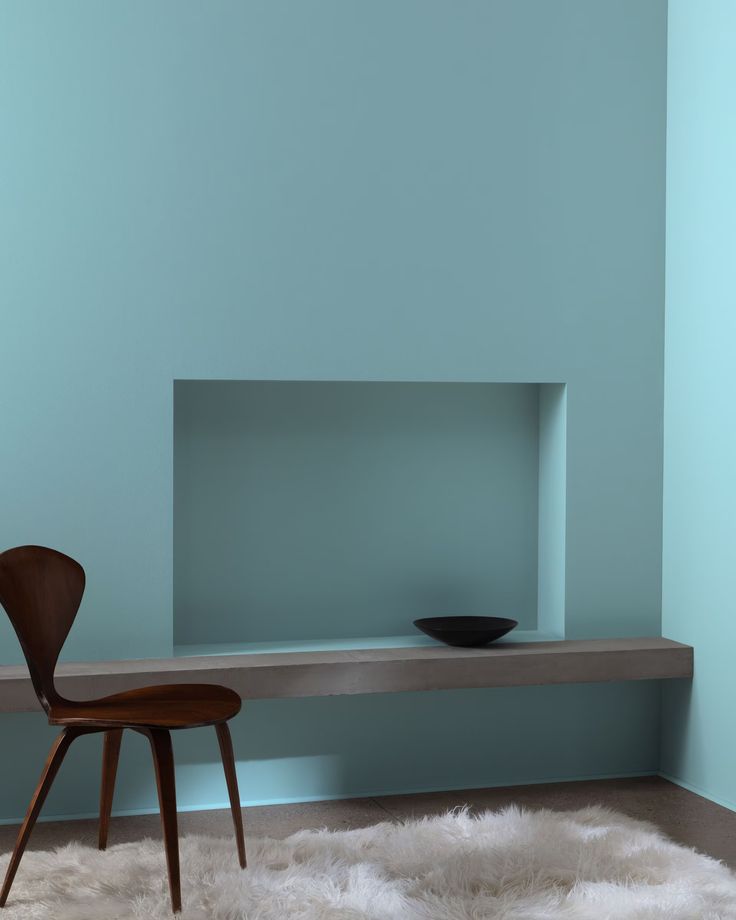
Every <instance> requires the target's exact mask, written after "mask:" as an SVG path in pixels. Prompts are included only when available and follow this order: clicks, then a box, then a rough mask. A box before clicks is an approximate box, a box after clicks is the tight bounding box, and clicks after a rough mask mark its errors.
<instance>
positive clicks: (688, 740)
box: [662, 0, 736, 808]
mask: <svg viewBox="0 0 736 920" xmlns="http://www.w3.org/2000/svg"><path fill="white" fill-rule="evenodd" d="M668 93H669V114H668V129H667V133H668V151H667V179H668V193H667V194H668V197H667V324H666V326H667V333H666V374H665V379H666V391H665V468H664V469H665V476H664V483H665V493H664V494H665V502H664V569H663V627H664V632H665V634H666V635H668V636H670V637H671V638H673V639H678V640H679V641H681V642H687V643H690V644H692V645H694V646H695V680H694V682H693V686H692V688H688V687H677V688H675V687H672V688H669V689H668V691H667V693H666V694H665V696H664V716H665V717H664V726H663V728H664V733H663V752H662V754H663V760H662V768H663V770H664V771H665V772H666V773H667V774H669V775H670V776H672V777H673V778H675V779H677V780H678V781H680V782H683V783H684V784H686V785H688V786H690V787H692V788H694V789H695V790H696V791H698V792H701V793H702V794H704V795H708V796H710V797H711V798H713V799H715V800H717V801H720V802H723V803H724V804H727V805H729V806H730V807H732V808H736V706H734V702H736V669H735V668H734V666H733V650H734V642H733V640H734V639H736V566H735V565H734V559H735V558H736V475H735V474H734V471H735V470H736V409H735V408H734V393H736V223H735V222H734V214H736V174H735V172H734V163H736V118H735V117H734V100H735V99H736V6H734V4H733V3H731V2H729V0H703V2H700V0H698V2H694V0H693V2H687V0H672V2H671V3H670V14H669V86H668Z"/></svg>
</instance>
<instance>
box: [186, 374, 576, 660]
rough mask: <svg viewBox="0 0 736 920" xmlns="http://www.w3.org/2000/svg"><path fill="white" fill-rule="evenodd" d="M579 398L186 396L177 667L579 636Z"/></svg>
mask: <svg viewBox="0 0 736 920" xmlns="http://www.w3.org/2000/svg"><path fill="white" fill-rule="evenodd" d="M565 426H566V421H565V387H564V385H562V384H557V383H555V384H548V383H543V384H540V383H440V382H428V383H424V382H355V381H262V380H252V381H251V380H247V381H246V380H238V381H216V380H179V381H176V382H175V386H174V642H175V648H176V652H177V654H180V655H188V654H215V653H223V652H228V651H230V652H233V653H236V652H241V651H248V650H249V651H254V652H255V651H292V650H308V649H329V648H332V649H338V648H365V647H381V646H400V645H422V644H425V643H429V642H431V640H428V639H426V638H425V637H423V636H422V635H421V634H419V633H416V632H415V630H414V627H413V626H412V620H413V619H415V618H416V617H419V616H431V615H440V614H455V613H457V614H491V615H499V616H511V617H514V618H515V619H517V620H519V623H520V625H519V630H518V631H517V632H516V633H515V634H512V636H511V637H510V638H511V639H514V638H516V639H519V638H526V639H529V638H534V637H538V638H545V637H546V638H549V637H550V636H551V637H561V636H562V635H563V634H564V563H565V554H564V538H565V440H566V431H565Z"/></svg>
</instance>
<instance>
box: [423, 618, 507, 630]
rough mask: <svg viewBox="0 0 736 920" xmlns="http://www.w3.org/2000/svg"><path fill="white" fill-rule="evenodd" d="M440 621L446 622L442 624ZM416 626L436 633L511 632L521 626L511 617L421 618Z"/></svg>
mask: <svg viewBox="0 0 736 920" xmlns="http://www.w3.org/2000/svg"><path fill="white" fill-rule="evenodd" d="M448 620H464V621H465V622H464V623H459V622H458V623H455V624H453V623H448V622H447V621H448ZM440 621H444V622H442V623H440ZM414 625H415V626H416V627H417V628H418V629H422V628H423V627H428V628H430V629H434V630H435V631H436V632H478V631H479V630H490V629H503V628H504V627H508V629H509V630H511V629H513V628H514V627H515V626H518V625H519V621H518V620H512V619H511V618H510V617H491V616H473V615H470V616H464V615H462V614H458V615H457V616H439V617H420V618H419V619H418V620H414Z"/></svg>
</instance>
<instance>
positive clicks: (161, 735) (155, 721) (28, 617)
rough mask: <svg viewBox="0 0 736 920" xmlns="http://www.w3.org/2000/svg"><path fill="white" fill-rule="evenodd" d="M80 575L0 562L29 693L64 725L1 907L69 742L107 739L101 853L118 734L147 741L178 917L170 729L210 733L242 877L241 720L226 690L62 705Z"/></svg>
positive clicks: (178, 689)
mask: <svg viewBox="0 0 736 920" xmlns="http://www.w3.org/2000/svg"><path fill="white" fill-rule="evenodd" d="M84 584H85V576H84V569H83V568H82V566H81V565H79V563H78V562H75V561H74V560H73V559H70V558H69V556H65V555H64V554H63V553H59V552H57V551H56V550H53V549H47V548H45V547H42V546H20V547H17V548H16V549H9V550H7V551H6V552H4V553H2V554H0V604H2V606H3V607H4V608H5V610H6V612H7V614H8V616H9V617H10V621H11V623H12V624H13V628H14V629H15V631H16V633H17V635H18V639H19V640H20V644H21V646H22V647H23V653H24V655H25V657H26V661H27V662H28V670H29V671H30V674H31V680H32V681H33V687H34V689H35V691H36V694H37V696H38V699H39V701H40V703H41V705H42V706H43V708H44V709H45V710H46V712H47V714H48V718H49V724H50V725H62V726H63V729H62V732H61V734H60V735H59V736H58V738H57V739H56V741H55V742H54V744H53V746H52V748H51V752H50V753H49V756H48V759H47V761H46V766H45V767H44V769H43V772H42V774H41V779H40V780H39V783H38V786H37V787H36V791H35V793H34V795H33V798H32V799H31V804H30V806H29V808H28V813H27V814H26V817H25V820H24V821H23V824H22V825H21V828H20V831H19V833H18V839H17V841H16V844H15V849H14V851H13V855H12V856H11V859H10V864H9V865H8V869H7V872H6V874H5V882H4V884H3V887H2V891H0V907H4V906H5V902H6V901H7V898H8V893H9V891H10V886H11V885H12V884H13V879H14V877H15V873H16V872H17V870H18V864H19V863H20V860H21V857H22V855H23V851H24V849H25V847H26V844H27V843H28V838H29V836H30V834H31V831H32V830H33V825H34V824H35V823H36V818H37V817H38V813H39V812H40V810H41V806H42V805H43V803H44V799H45V798H46V795H47V794H48V791H49V789H50V788H51V784H52V783H53V781H54V777H55V776H56V774H57V772H58V770H59V767H60V766H61V762H62V760H63V759H64V755H65V754H66V752H67V750H68V749H69V746H70V745H71V743H72V741H74V739H75V738H78V737H79V736H80V735H86V734H90V733H92V732H104V743H103V753H102V790H101V794H100V832H99V847H100V849H101V850H104V849H105V847H106V846H107V833H108V827H109V824H110V812H111V810H112V798H113V790H114V786H115V774H116V772H117V765H118V754H119V752H120V742H121V738H122V734H123V729H126V728H131V729H133V730H134V731H137V732H140V734H142V735H145V736H146V738H148V740H149V742H150V744H151V751H152V753H153V762H154V767H155V772H156V785H157V788H158V800H159V806H160V809H161V824H162V827H163V838H164V846H165V849H166V862H167V865H168V870H169V887H170V890H171V905H172V907H173V910H174V912H175V913H176V912H178V911H180V910H181V884H180V876H179V840H178V830H177V822H176V790H175V785H174V758H173V753H172V747H171V734H170V732H171V731H172V730H174V729H180V728H194V727H198V726H202V725H214V726H215V730H216V732H217V739H218V741H219V746H220V753H221V755H222V762H223V765H224V768H225V778H226V781H227V788H228V793H229V795H230V806H231V809H232V813H233V822H234V824H235V836H236V839H237V844H238V856H239V859H240V865H241V867H242V868H245V865H246V863H245V841H244V837H243V818H242V813H241V810H240V796H239V794H238V781H237V777H236V774H235V760H234V757H233V746H232V741H231V738H230V731H229V729H228V726H227V720H228V719H232V717H233V716H235V715H237V713H238V712H239V711H240V705H241V701H240V697H239V696H238V695H237V693H235V692H234V691H232V690H229V689H227V688H226V687H218V686H214V685H211V684H178V685H168V686H160V687H142V688H140V689H136V690H128V691H126V692H124V693H116V694H115V695H114V696H107V697H104V698H103V699H99V700H89V701H86V702H81V701H76V700H66V699H64V698H63V697H62V696H60V694H59V693H57V691H56V688H55V686H54V670H55V668H56V662H57V660H58V658H59V653H60V651H61V647H62V645H63V644H64V641H65V639H66V637H67V635H68V633H69V630H70V629H71V626H72V623H73V622H74V618H75V616H76V615H77V610H78V609H79V604H80V602H81V600H82V594H83V593H84Z"/></svg>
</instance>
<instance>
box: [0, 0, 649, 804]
mask: <svg viewBox="0 0 736 920" xmlns="http://www.w3.org/2000/svg"><path fill="white" fill-rule="evenodd" d="M665 44H666V6H665V3H664V2H663V0H661V2H660V0H654V2H649V3H645V4H642V3H640V2H638V0H623V2H617V3H613V2H608V0H606V2H604V0H592V2H591V0H573V2H566V3H561V2H552V3H549V2H546V0H522V2H518V0H493V2H488V3H483V4H478V3H474V2H463V3H460V4H454V5H452V7H449V6H448V5H447V4H444V3H441V2H439V0H438V2H434V0H430V2H424V0H422V2H419V0H401V2H399V3H394V2H391V3H388V2H377V3H365V4H363V3H347V4H346V3H342V2H337V0H334V2H332V0H308V2H306V3H300V4H289V3H272V4H271V3H269V4H260V3H256V2H245V3H242V2H225V0H222V2H218V3H213V4H206V5H202V4H200V3H197V2H188V0H185V2H168V0H161V2H158V3H156V4H153V5H152V4H149V3H146V2H142V0H131V2H129V3H125V4H120V5H117V6H109V5H100V4H95V3H91V2H86V0H71V2H69V3H67V4H64V6H63V7H61V6H59V5H58V4H55V3H53V2H40V3H37V4H33V6H30V5H28V4H22V3H8V4H3V5H2V9H1V10H0V69H1V71H2V79H0V109H1V110H2V112H3V118H4V123H5V124H6V126H7V130H6V131H4V141H3V145H2V150H0V168H1V169H2V175H3V176H4V183H3V190H2V207H1V208H0V237H1V238H2V246H0V286H1V294H2V303H3V311H4V322H3V334H2V336H0V375H2V386H1V387H0V394H1V395H0V400H2V416H3V455H2V456H3V466H4V472H5V475H4V482H5V483H6V486H5V488H4V489H3V508H2V515H1V516H0V534H1V536H2V541H1V542H2V545H3V546H11V545H18V544H22V543H27V542H32V543H42V544H48V545H51V546H55V547H59V548H60V549H62V550H64V551H65V552H67V553H69V554H70V555H72V556H74V557H75V558H77V559H79V560H80V561H81V562H82V563H83V565H84V566H85V568H86V570H87V573H88V587H87V593H86V597H85V600H84V602H83V605H82V608H81V611H80V614H79V617H78V621H77V624H76V625H75V628H74V630H73V632H72V635H71V637H70V640H69V643H68V646H67V648H66V649H65V653H64V654H65V657H66V658H67V659H95V658H99V659H105V658H118V657H149V656H154V657H157V656H168V655H171V654H172V650H173V644H174V622H173V593H174V587H173V586H174V577H173V542H174V540H173V538H174V521H173V511H174V500H173V488H174V486H173V468H174V458H173V449H174V448H173V445H174V438H173V420H174V405H173V399H174V397H173V389H174V388H173V382H174V381H175V380H208V379H212V380H216V379H229V380H276V379H284V380H326V381H340V380H356V381H375V380H384V381H395V382H401V381H411V380H413V381H433V382H435V383H439V384H442V383H447V382H451V381H464V382H466V383H473V382H477V383H484V382H489V381H490V382H492V381H498V382H504V383H508V384H526V383H529V382H539V381H556V382H559V383H564V384H566V393H567V396H566V412H567V441H566V471H567V475H566V495H565V507H564V516H565V535H566V537H565V560H564V620H565V633H566V635H567V636H568V637H570V638H575V637H592V636H624V635H631V636H635V635H646V634H657V633H658V632H659V628H660V588H661V563H660V555H661V479H662V470H661V424H662V343H663V247H664V126H665ZM549 571H550V572H555V571H558V568H557V567H556V566H555V565H552V564H550V566H549ZM0 656H2V662H3V663H15V662H17V661H19V660H20V658H19V651H18V648H17V644H16V642H15V639H14V637H13V635H12V633H11V631H10V628H9V626H8V624H7V623H5V622H4V621H3V622H0ZM502 711H503V713H504V715H500V713H501V712H502ZM398 713H404V717H403V718H401V719H397V714H398ZM409 713H410V717H409ZM658 713H659V694H658V690H657V688H656V687H653V686H650V685H647V684H642V685H632V686H627V687H623V686H622V687H615V686H600V687H599V686H597V685H593V686H590V687H577V688H521V689H519V690H518V691H513V692H510V693H509V692H506V691H496V690H488V691H477V692H476V691H473V692H470V693H466V692H464V691H458V692H448V693H445V694H440V695H438V694H424V695H421V694H419V695H406V696H403V695H400V696H398V697H389V698H387V697H382V696H376V697H365V698H361V699H357V698H356V699H350V700H348V699H344V700H305V701H278V702H268V701H266V702H263V703H259V704H253V705H251V706H248V707H246V709H245V710H244V712H243V714H242V715H241V716H240V717H239V721H238V722H237V725H236V737H235V743H236V749H237V751H238V755H239V758H240V765H239V769H240V773H241V777H240V780H241V788H242V790H243V796H244V798H245V799H246V800H247V801H257V800H259V801H263V800H276V799H279V800H286V799H295V798H308V797H310V796H312V797H313V796H329V795H347V794H357V793H361V792H371V791H373V792H378V791H381V790H383V791H400V790H402V789H415V788H430V787H435V788H439V787H445V788H449V787H452V786H464V785H487V784H493V783H498V782H515V781H535V780H542V779H553V778H564V777H572V776H580V775H600V774H611V773H640V772H646V771H650V770H655V769H657V766H658V735H657V728H656V726H657V720H658ZM632 714H634V715H633V716H632ZM440 715H441V717H439V716H440ZM356 716H357V718H356ZM485 720H487V722H488V725H489V731H488V732H480V733H479V732H478V725H479V724H480V725H482V724H484V722H485ZM491 725H493V731H490V726H491ZM407 726H410V727H407ZM2 729H3V731H4V732H5V737H6V739H8V742H10V740H12V742H13V745H14V750H15V756H14V762H13V764H11V765H4V766H3V784H2V787H1V790H0V814H1V815H2V816H3V817H5V818H7V819H10V818H13V817H16V818H17V817H18V816H19V814H20V811H21V809H22V807H23V806H22V804H19V803H25V802H26V801H27V800H28V796H29V793H30V787H31V785H32V783H33V780H34V778H35V771H36V768H37V764H38V762H39V759H40V758H41V757H42V756H43V750H44V749H45V748H46V747H47V746H48V744H49V742H50V737H51V732H50V730H49V729H47V728H46V727H45V723H44V719H43V717H42V716H41V715H39V716H37V717H36V716H32V715H22V716H12V717H3V718H2ZM318 739H319V740H318ZM177 743H178V747H177V755H178V759H179V763H180V774H179V791H180V799H181V803H182V805H183V806H184V807H200V806H204V805H211V804H216V803H218V802H222V801H224V800H225V793H224V790H223V789H222V788H221V785H222V784H221V778H220V774H219V765H218V764H217V762H216V751H215V750H214V748H213V747H212V746H211V744H212V742H211V739H209V736H208V735H207V734H199V733H194V735H193V738H192V739H187V740H184V739H181V740H180V741H179V739H177ZM136 745H137V741H136V740H135V739H134V740H132V741H131V742H130V743H129V745H128V747H127V748H126V751H125V752H124V754H123V757H124V758H130V762H129V763H128V764H127V765H125V764H124V765H123V766H122V767H121V781H122V783H121V787H120V790H119V797H118V798H117V799H116V807H117V808H119V809H121V810H126V809H132V810H135V809H145V808H147V807H154V803H155V790H154V787H153V781H152V776H151V774H150V771H149V770H148V764H147V762H145V761H143V760H142V758H140V757H138V760H140V765H138V761H137V760H136V764H134V763H133V760H134V755H136V756H137V755H140V753H141V751H139V750H138V748H137V747H136ZM141 750H142V749H141ZM380 751H384V752H385V754H383V755H381V756H378V753H377V752H380ZM98 756H99V751H98V750H97V748H96V747H95V746H94V744H92V743H89V744H82V743H80V745H79V750H78V751H72V753H71V755H70V760H69V763H68V765H67V767H66V769H65V770H64V771H62V775H61V776H60V777H59V780H58V785H57V786H56V787H55V789H54V792H53V794H52V798H51V799H50V800H49V803H48V806H47V814H79V813H84V812H92V811H94V809H95V807H96V797H97V791H96V789H97V785H96V784H97V774H98ZM368 764H370V765H371V766H370V769H369V767H368ZM127 777H130V778H127Z"/></svg>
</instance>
